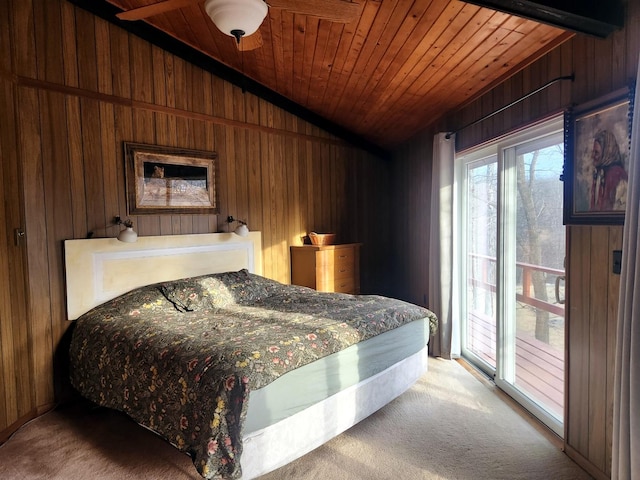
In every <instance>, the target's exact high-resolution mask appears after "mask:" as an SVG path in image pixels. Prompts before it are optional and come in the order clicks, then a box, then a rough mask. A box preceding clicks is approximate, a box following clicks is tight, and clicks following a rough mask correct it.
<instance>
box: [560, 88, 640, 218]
mask: <svg viewBox="0 0 640 480" xmlns="http://www.w3.org/2000/svg"><path fill="white" fill-rule="evenodd" d="M633 90H634V89H633V87H629V88H625V89H623V90H620V91H617V92H614V93H612V94H610V95H608V96H606V97H603V98H600V99H598V100H596V101H593V102H589V103H588V104H584V105H579V106H577V107H575V108H572V109H571V110H569V111H567V112H566V114H565V162H564V174H563V181H564V224H565V225H572V224H574V225H621V224H623V223H624V212H625V209H626V204H627V183H628V171H629V162H630V161H631V156H630V148H631V120H632V117H633Z"/></svg>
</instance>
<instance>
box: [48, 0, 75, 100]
mask: <svg viewBox="0 0 640 480" xmlns="http://www.w3.org/2000/svg"><path fill="white" fill-rule="evenodd" d="M47 3H49V2H47ZM59 7H60V18H61V23H62V26H63V28H62V65H63V67H64V85H67V86H69V87H77V86H78V85H79V80H78V79H79V74H78V56H77V48H76V39H77V31H76V12H75V7H74V6H73V5H71V3H70V2H62V3H59Z"/></svg>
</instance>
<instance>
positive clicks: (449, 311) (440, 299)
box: [429, 133, 460, 358]
mask: <svg viewBox="0 0 640 480" xmlns="http://www.w3.org/2000/svg"><path fill="white" fill-rule="evenodd" d="M446 136H447V134H446V133H438V134H436V136H435V137H434V139H433V166H432V172H431V225H430V236H429V265H430V266H429V309H430V310H431V311H432V312H433V313H435V314H436V315H437V316H438V320H439V327H438V331H437V333H436V334H435V335H434V337H433V338H432V339H431V341H430V342H429V344H430V345H431V353H432V354H433V355H434V356H437V357H444V358H453V357H458V356H460V334H459V330H460V325H459V318H458V315H457V311H458V308H457V302H455V301H454V298H453V297H454V292H455V291H456V290H455V287H454V286H455V284H456V282H457V274H456V268H455V267H454V262H455V259H454V255H453V252H454V239H455V221H454V220H455V208H454V202H455V189H454V167H455V165H454V160H455V137H454V136H453V135H452V136H451V138H449V139H447V137H446Z"/></svg>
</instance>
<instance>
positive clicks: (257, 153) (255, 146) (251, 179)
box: [245, 95, 263, 231]
mask: <svg viewBox="0 0 640 480" xmlns="http://www.w3.org/2000/svg"><path fill="white" fill-rule="evenodd" d="M245 102H246V121H247V123H250V124H252V125H259V124H260V102H259V101H258V98H257V97H256V96H254V95H247V96H246V99H245ZM246 141H247V148H246V160H247V188H248V195H247V203H248V208H247V218H246V220H247V223H248V227H249V229H251V230H259V231H262V228H263V218H262V176H263V172H262V151H261V150H260V134H259V133H258V132H257V131H255V130H253V129H249V130H248V131H247V132H246Z"/></svg>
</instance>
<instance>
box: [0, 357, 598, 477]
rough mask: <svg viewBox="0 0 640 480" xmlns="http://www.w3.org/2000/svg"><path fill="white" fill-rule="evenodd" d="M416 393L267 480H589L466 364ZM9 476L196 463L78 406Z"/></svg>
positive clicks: (40, 422)
mask: <svg viewBox="0 0 640 480" xmlns="http://www.w3.org/2000/svg"><path fill="white" fill-rule="evenodd" d="M429 360H430V370H429V372H428V373H427V374H425V375H424V376H423V377H422V378H421V379H420V380H419V381H418V383H417V384H416V385H414V386H413V387H412V388H411V389H410V390H409V391H408V392H406V393H405V394H404V395H402V396H401V397H399V398H398V399H396V400H395V401H393V402H392V403H391V404H389V405H388V406H386V407H385V408H383V409H382V410H380V411H378V412H377V413H376V414H374V415H373V416H371V417H370V418H368V419H366V420H364V421H363V422H361V423H360V424H358V425H356V426H355V427H353V428H351V429H350V430H348V431H347V432H345V433H344V434H342V435H340V436H339V437H337V438H335V439H334V440H332V441H331V442H329V443H327V444H326V445H324V446H322V447H320V448H318V449H316V450H314V451H313V452H311V453H309V454H308V455H306V456H304V457H303V458H301V459H299V460H297V461H295V462H293V463H291V464H289V465H286V466H284V467H282V468H281V469H279V470H277V471H275V472H272V473H270V474H267V475H265V476H263V477H261V480H283V479H295V480H333V479H340V480H342V479H345V480H347V479H348V480H398V479H401V480H413V479H415V480H418V479H425V480H426V479H428V480H432V479H434V480H435V479H443V480H454V479H456V480H482V479H486V480H501V479H504V480H518V479H522V480H525V479H526V480H536V479H540V480H581V479H589V478H591V477H589V476H588V475H587V474H586V473H584V472H583V471H582V470H581V469H580V468H579V467H578V466H577V465H575V464H574V463H573V462H571V460H569V458H568V457H566V456H565V455H564V454H563V453H562V452H561V451H560V450H559V449H558V448H557V447H556V446H554V445H553V444H552V443H550V442H549V441H548V439H547V438H546V437H545V435H543V434H541V433H540V432H539V431H538V430H537V429H536V428H534V427H533V426H532V425H531V424H530V423H529V422H527V421H526V420H525V419H523V418H522V417H521V416H520V415H519V414H518V413H516V412H515V411H514V410H513V409H512V408H511V407H510V406H509V405H507V404H506V403H504V402H503V401H502V400H500V398H499V397H498V396H497V395H496V393H495V392H494V391H493V390H492V389H491V388H490V387H489V386H488V385H487V384H486V383H484V382H481V381H479V380H478V379H477V378H476V377H474V376H473V375H472V374H471V373H469V372H468V371H467V370H465V369H464V368H463V367H462V366H461V365H460V364H459V363H458V362H455V361H446V360H440V359H429ZM0 478H1V479H3V480H24V479H47V480H75V479H78V480H80V479H82V480H86V479H92V480H115V479H118V480H119V479H153V480H181V479H198V478H200V477H199V476H198V474H197V473H196V471H195V469H194V467H193V465H192V464H191V461H190V459H189V458H188V457H187V456H186V455H183V454H181V453H180V452H178V451H177V450H175V449H174V448H173V447H171V446H170V445H168V444H167V443H165V442H164V441H162V440H161V439H159V438H158V437H157V436H155V435H154V434H152V433H151V432H149V431H147V430H145V429H143V428H141V427H139V426H137V425H135V424H134V423H133V422H131V421H129V420H128V419H127V418H126V417H124V416H123V415H121V414H119V413H116V412H113V411H108V410H105V409H90V408H87V407H86V406H78V405H74V406H73V407H71V406H69V407H66V408H59V409H57V410H55V411H53V412H50V413H48V414H46V415H44V416H42V417H39V418H37V419H36V420H34V421H32V422H30V423H29V424H27V425H26V426H24V427H23V428H22V429H20V430H19V431H18V432H16V433H15V434H14V435H13V437H11V438H10V439H9V440H8V441H7V442H6V443H5V444H4V445H3V446H2V447H0Z"/></svg>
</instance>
